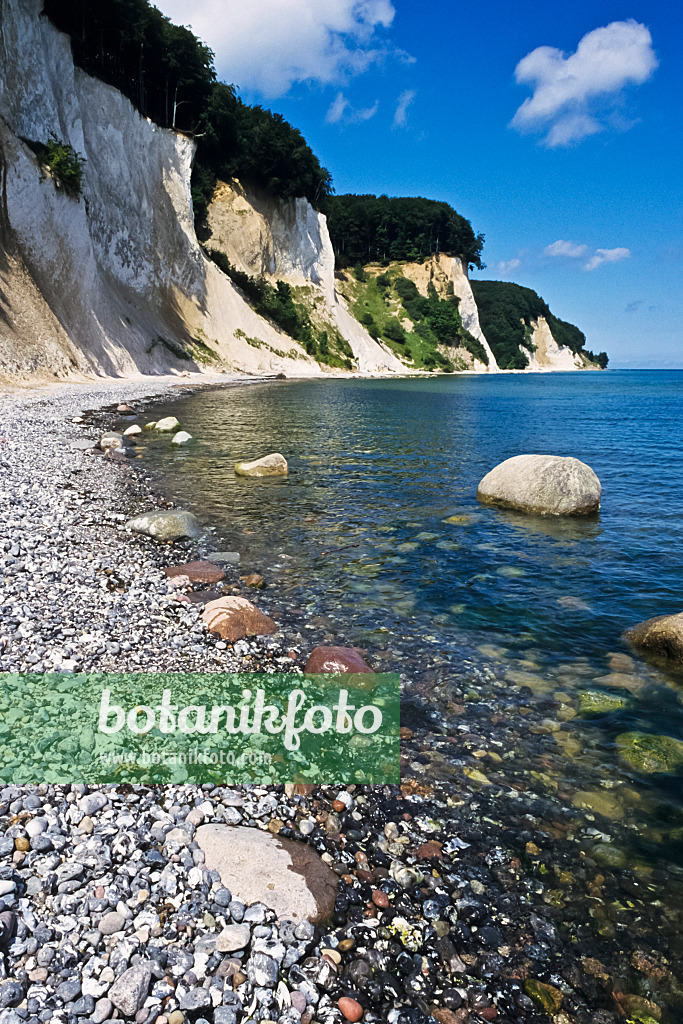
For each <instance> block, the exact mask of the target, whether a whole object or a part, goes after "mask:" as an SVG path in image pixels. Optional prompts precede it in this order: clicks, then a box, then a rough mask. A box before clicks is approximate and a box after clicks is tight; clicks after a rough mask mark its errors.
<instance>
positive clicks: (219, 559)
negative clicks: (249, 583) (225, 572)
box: [206, 551, 241, 565]
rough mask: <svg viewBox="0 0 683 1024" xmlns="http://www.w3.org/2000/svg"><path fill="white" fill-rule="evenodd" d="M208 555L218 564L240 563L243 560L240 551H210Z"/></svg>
mask: <svg viewBox="0 0 683 1024" xmlns="http://www.w3.org/2000/svg"><path fill="white" fill-rule="evenodd" d="M206 557H207V558H208V560H209V561H210V562H215V563H216V565H239V564H240V561H241V555H240V553H239V551H210V552H209V554H208V555H207V556H206Z"/></svg>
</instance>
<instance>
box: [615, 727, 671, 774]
mask: <svg viewBox="0 0 683 1024" xmlns="http://www.w3.org/2000/svg"><path fill="white" fill-rule="evenodd" d="M616 743H617V750H618V752H619V757H620V758H621V760H622V761H624V762H625V763H626V764H627V765H628V766H629V768H633V769H634V770H635V771H637V772H645V773H646V774H647V775H653V774H655V773H656V772H675V771H676V770H677V769H678V768H679V767H680V766H681V765H682V764H683V740H675V739H674V738H673V737H672V736H654V735H652V734H651V733H643V732H623V733H621V735H620V736H617V740H616Z"/></svg>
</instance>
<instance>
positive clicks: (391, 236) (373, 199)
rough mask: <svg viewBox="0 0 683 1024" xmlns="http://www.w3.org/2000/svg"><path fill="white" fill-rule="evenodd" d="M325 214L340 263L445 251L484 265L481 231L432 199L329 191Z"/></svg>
mask: <svg viewBox="0 0 683 1024" xmlns="http://www.w3.org/2000/svg"><path fill="white" fill-rule="evenodd" d="M322 210H323V213H325V214H326V215H327V224H328V227H329V230H330V237H331V239H332V246H333V248H334V253H335V257H336V261H337V266H338V267H349V266H353V265H354V264H356V263H360V264H366V263H371V262H375V261H377V262H380V263H384V264H388V263H389V262H390V261H393V260H404V261H406V262H415V261H419V260H422V259H425V258H427V257H428V256H432V255H433V254H434V253H439V252H445V253H450V254H451V255H453V256H459V257H460V258H461V259H462V261H463V263H465V264H466V265H467V266H469V267H477V268H478V269H480V270H481V269H482V266H483V265H482V262H481V250H482V246H483V244H484V236H483V235H475V233H474V231H473V229H472V225H471V224H470V222H469V221H468V220H466V219H465V218H464V217H462V216H461V215H460V214H459V213H456V211H455V210H454V209H453V207H452V206H449V205H448V203H440V202H437V201H436V200H434V199H421V198H408V197H403V198H389V196H372V195H367V196H357V195H341V196H332V195H330V196H328V197H327V198H326V199H325V201H324V202H323V204H322Z"/></svg>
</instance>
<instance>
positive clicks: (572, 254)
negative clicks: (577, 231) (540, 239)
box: [543, 238, 588, 260]
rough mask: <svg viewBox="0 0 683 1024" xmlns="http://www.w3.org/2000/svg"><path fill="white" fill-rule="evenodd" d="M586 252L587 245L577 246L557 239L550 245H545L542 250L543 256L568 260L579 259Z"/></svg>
mask: <svg viewBox="0 0 683 1024" xmlns="http://www.w3.org/2000/svg"><path fill="white" fill-rule="evenodd" d="M587 252H588V246H587V245H577V243H576V242H565V241H564V239H562V238H558V240H557V241H556V242H553V244H552V245H546V247H545V249H544V250H543V255H544V256H568V257H569V258H570V259H573V260H577V259H581V257H582V256H585V255H586V253H587Z"/></svg>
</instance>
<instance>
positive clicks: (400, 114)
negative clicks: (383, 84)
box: [392, 89, 416, 128]
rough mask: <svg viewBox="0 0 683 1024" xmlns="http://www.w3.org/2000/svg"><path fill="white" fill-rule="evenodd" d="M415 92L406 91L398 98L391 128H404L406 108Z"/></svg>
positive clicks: (411, 90)
mask: <svg viewBox="0 0 683 1024" xmlns="http://www.w3.org/2000/svg"><path fill="white" fill-rule="evenodd" d="M415 95H416V93H415V90H414V89H406V90H404V92H402V93H401V95H400V96H399V98H398V102H397V104H396V111H395V112H394V121H393V124H392V128H405V126H406V124H407V122H408V107H409V106H410V104H411V103H412V102H413V100H414V99H415Z"/></svg>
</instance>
